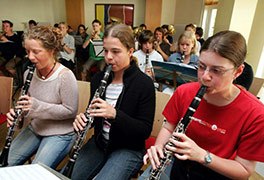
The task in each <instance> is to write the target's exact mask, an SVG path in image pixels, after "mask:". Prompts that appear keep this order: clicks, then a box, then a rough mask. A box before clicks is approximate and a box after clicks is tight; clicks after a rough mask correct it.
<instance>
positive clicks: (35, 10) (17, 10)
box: [0, 0, 66, 30]
mask: <svg viewBox="0 0 264 180" xmlns="http://www.w3.org/2000/svg"><path fill="white" fill-rule="evenodd" d="M0 19H1V20H4V19H8V20H10V21H12V22H13V23H14V30H24V29H25V27H24V23H27V22H28V21H29V20H30V19H34V20H36V21H37V22H43V23H50V24H52V25H53V24H54V23H55V22H59V21H65V19H66V13H65V1H64V0H45V1H43V0H23V1H21V0H1V2H0Z"/></svg>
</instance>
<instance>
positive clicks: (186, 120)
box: [148, 85, 207, 180]
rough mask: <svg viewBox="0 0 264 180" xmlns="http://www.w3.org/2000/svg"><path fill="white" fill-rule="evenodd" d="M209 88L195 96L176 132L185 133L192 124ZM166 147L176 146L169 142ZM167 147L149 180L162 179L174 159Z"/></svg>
mask: <svg viewBox="0 0 264 180" xmlns="http://www.w3.org/2000/svg"><path fill="white" fill-rule="evenodd" d="M206 89H207V87H206V86H204V85H202V86H201V87H200V89H199V91H198V92H197V94H196V95H195V97H194V99H193V100H192V102H191V104H190V106H189V108H188V110H187V112H186V113H185V115H184V117H183V118H182V119H181V120H180V122H179V123H178V124H177V126H176V128H175V130H174V132H177V133H185V131H186V129H187V127H188V125H189V124H190V122H191V118H192V115H193V114H194V113H195V111H196V109H197V108H198V105H199V104H200V102H201V99H202V97H203V95H204V94H205V92H206ZM172 138H173V139H174V140H179V138H177V137H174V136H172ZM166 145H169V146H174V144H172V143H171V142H167V143H166ZM166 145H165V147H164V149H163V153H164V158H161V159H160V166H159V167H158V168H157V169H155V170H154V169H151V170H150V176H149V178H148V179H149V180H158V179H160V175H161V173H162V172H163V171H164V170H165V169H166V167H167V165H168V164H169V163H170V162H171V160H172V158H173V152H171V151H169V150H168V149H166Z"/></svg>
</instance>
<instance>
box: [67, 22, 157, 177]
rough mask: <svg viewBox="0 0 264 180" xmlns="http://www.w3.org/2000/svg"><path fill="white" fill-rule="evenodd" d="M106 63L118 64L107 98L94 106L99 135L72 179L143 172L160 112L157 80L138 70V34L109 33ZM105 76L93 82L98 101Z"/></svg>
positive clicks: (80, 122)
mask: <svg viewBox="0 0 264 180" xmlns="http://www.w3.org/2000/svg"><path fill="white" fill-rule="evenodd" d="M103 41H104V49H105V61H106V64H108V65H112V72H111V74H110V76H109V78H108V82H107V87H106V91H105V94H104V95H103V97H102V98H96V99H93V100H92V101H91V102H90V110H88V111H89V114H90V116H93V117H94V136H93V137H92V138H91V139H90V140H89V141H88V142H87V143H86V144H85V145H84V146H83V147H82V148H81V150H80V154H79V156H78V158H77V160H76V163H75V166H74V168H73V173H72V176H71V178H72V179H73V180H75V179H93V178H94V177H95V176H96V178H95V179H101V180H108V179H109V180H112V179H115V180H124V179H130V178H131V177H132V176H133V175H134V174H135V173H137V172H138V171H139V170H140V168H141V166H142V164H143V162H142V158H143V156H144V154H145V140H146V139H147V138H148V137H149V135H150V133H151V130H152V125H153V118H154V111H155V89H154V85H153V82H152V80H151V79H150V78H149V77H148V76H147V75H146V74H145V73H143V72H142V71H140V69H139V68H138V66H137V63H136V60H135V58H134V57H133V56H132V54H133V51H134V46H135V42H134V38H133V32H132V30H131V29H130V28H129V27H128V26H126V25H124V24H117V25H113V26H111V27H109V28H108V29H107V30H106V31H105V35H104V40H103ZM103 76H104V72H101V73H99V74H97V75H95V76H94V77H93V79H92V81H91V94H92V96H91V97H93V96H94V93H95V91H96V89H97V88H98V86H99V84H100V81H101V79H103ZM86 122H87V119H86V117H85V116H84V114H83V113H81V114H79V115H77V116H76V119H75V121H74V124H73V125H74V129H75V130H76V131H81V130H83V127H84V126H85V124H86Z"/></svg>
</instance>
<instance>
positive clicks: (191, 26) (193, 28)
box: [184, 24, 201, 56]
mask: <svg viewBox="0 0 264 180" xmlns="http://www.w3.org/2000/svg"><path fill="white" fill-rule="evenodd" d="M184 30H185V31H190V32H192V33H193V34H195V32H196V25H194V24H187V25H186V26H185V28H184ZM200 49H201V44H200V42H199V41H197V40H196V54H197V55H198V56H199V52H200Z"/></svg>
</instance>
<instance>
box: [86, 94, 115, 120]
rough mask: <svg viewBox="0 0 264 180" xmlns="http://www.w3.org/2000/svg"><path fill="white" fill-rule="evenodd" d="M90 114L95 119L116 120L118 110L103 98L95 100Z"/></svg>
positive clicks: (91, 105) (90, 107)
mask: <svg viewBox="0 0 264 180" xmlns="http://www.w3.org/2000/svg"><path fill="white" fill-rule="evenodd" d="M88 112H89V113H90V115H91V116H93V117H103V118H105V119H115V117H116V109H115V108H114V107H113V106H111V105H110V104H108V103H107V102H106V101H105V100H103V99H101V98H96V99H93V100H92V102H91V104H90V106H89V110H88Z"/></svg>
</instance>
